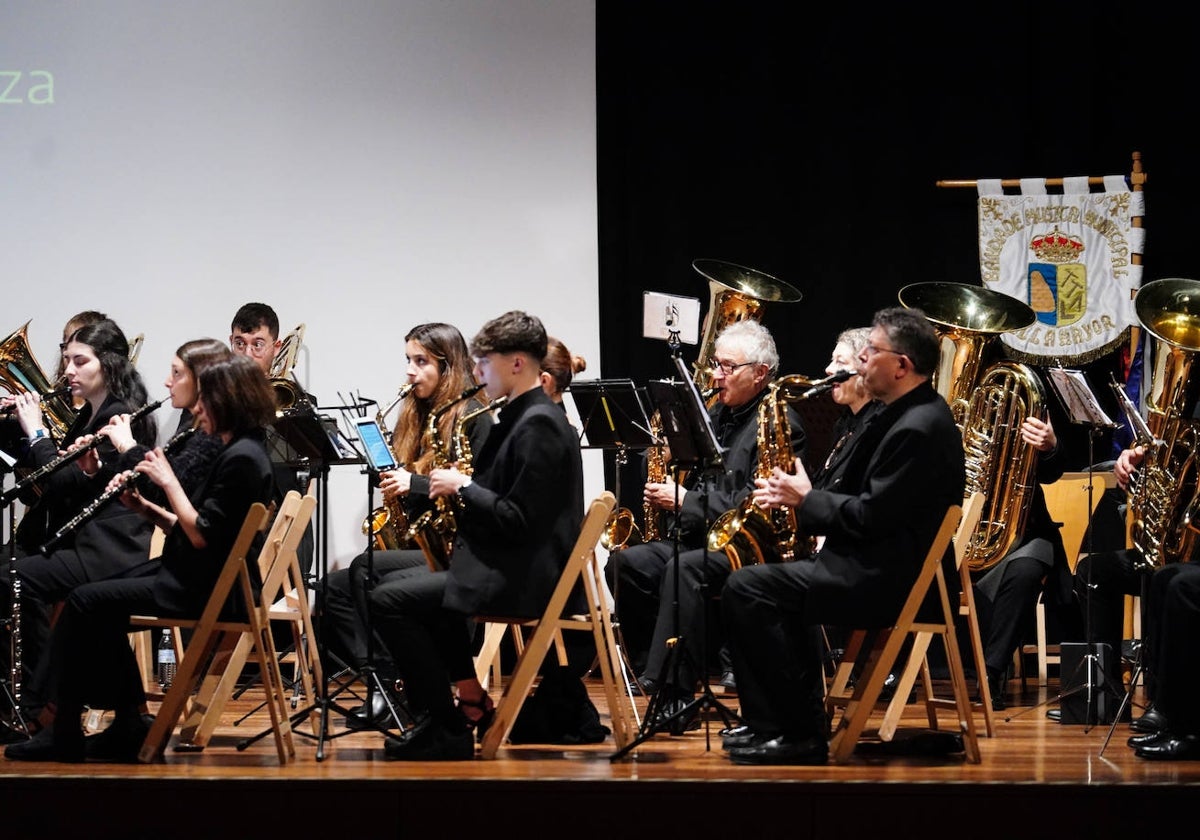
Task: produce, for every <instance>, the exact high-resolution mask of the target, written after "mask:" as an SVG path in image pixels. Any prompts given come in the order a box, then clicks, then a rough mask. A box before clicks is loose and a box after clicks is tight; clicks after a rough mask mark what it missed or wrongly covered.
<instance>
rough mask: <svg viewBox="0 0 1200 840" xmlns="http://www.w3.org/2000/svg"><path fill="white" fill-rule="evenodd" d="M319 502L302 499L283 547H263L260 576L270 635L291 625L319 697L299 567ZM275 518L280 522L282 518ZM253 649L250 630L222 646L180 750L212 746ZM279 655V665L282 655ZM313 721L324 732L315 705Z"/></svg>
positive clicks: (299, 658)
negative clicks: (273, 626) (274, 625)
mask: <svg viewBox="0 0 1200 840" xmlns="http://www.w3.org/2000/svg"><path fill="white" fill-rule="evenodd" d="M293 492H295V491H293ZM316 504H317V499H316V496H314V495H312V494H311V493H310V494H309V495H307V496H304V497H302V498H301V499H300V503H299V505H298V506H297V508H296V510H295V512H294V515H293V516H292V518H291V522H290V523H289V524H288V531H287V536H286V537H285V538H284V539H283V540H282V542H281V543H280V545H279V550H278V551H277V552H270V551H265V550H264V551H263V552H262V553H261V554H260V556H259V559H258V565H259V579H260V580H262V582H263V585H262V589H261V590H260V594H259V604H260V608H261V607H262V606H268V605H269V606H268V609H267V621H268V634H269V635H270V632H269V622H273V621H282V622H286V623H287V624H288V625H289V626H290V627H291V631H292V639H293V641H294V644H295V650H296V676H297V678H298V679H299V680H300V681H301V685H302V687H303V690H304V692H305V696H307V697H314V696H315V695H314V690H315V687H316V686H318V685H321V682H319V681H320V680H321V679H323V677H322V672H321V658H320V655H319V653H318V651H317V648H316V644H317V642H316V635H315V634H314V632H313V625H312V614H311V612H310V610H309V606H308V591H307V589H306V585H305V581H304V573H303V572H302V571H301V570H300V561H299V557H298V555H297V552H296V547H297V546H298V545H299V541H300V537H301V535H302V534H303V533H304V530H305V529H306V528H307V527H308V522H309V520H310V519H311V518H312V513H313V510H314V509H315V507H316ZM281 512H282V510H281ZM276 521H277V522H278V518H277V519H276ZM272 555H273V556H272ZM273 638H274V636H273V635H272V639H273ZM231 640H232V641H234V646H233V649H232V650H230V651H228V653H226V651H227V649H228V643H229V641H231ZM252 651H253V637H251V636H250V635H248V634H238V635H236V636H232V635H230V636H229V637H227V639H226V640H225V644H224V645H223V646H222V645H219V646H218V649H217V653H216V655H214V657H213V662H212V664H210V666H209V667H208V669H207V670H206V672H205V674H204V676H203V679H202V680H201V682H200V689H199V691H198V693H197V697H196V700H195V701H194V702H193V704H192V707H191V712H189V714H188V716H187V718H186V719H185V720H184V722H183V723H182V724H181V725H180V728H179V740H178V744H177V746H176V749H190V750H202V749H204V747H205V746H207V745H208V742H209V740H210V739H211V738H212V734H213V732H215V731H216V728H217V726H218V725H219V724H220V722H221V714H222V713H223V712H224V710H225V706H226V704H227V703H228V702H229V700H230V698H232V697H233V693H234V691H235V689H236V686H237V681H238V678H239V677H241V674H242V671H243V670H244V669H245V666H246V662H247V660H248V659H249V658H250V654H251V653H252ZM275 659H276V663H278V661H279V658H278V656H276V657H275ZM264 684H265V678H264ZM269 700H270V696H268V701H269ZM309 722H310V724H311V726H312V727H313V734H314V735H317V734H319V732H320V716H319V714H318V712H317V711H316V709H315V708H314V710H313V711H312V712H311V713H310V715H309Z"/></svg>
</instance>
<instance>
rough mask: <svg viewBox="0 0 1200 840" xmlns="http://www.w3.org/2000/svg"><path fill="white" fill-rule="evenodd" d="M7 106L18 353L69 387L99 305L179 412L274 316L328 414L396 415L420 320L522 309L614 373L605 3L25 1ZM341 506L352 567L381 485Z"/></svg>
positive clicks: (337, 490) (4, 321)
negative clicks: (249, 334) (213, 347)
mask: <svg viewBox="0 0 1200 840" xmlns="http://www.w3.org/2000/svg"><path fill="white" fill-rule="evenodd" d="M0 94H2V96H0V189H2V190H3V200H2V201H0V254H2V255H3V256H2V259H3V278H4V281H3V289H4V304H3V309H2V312H3V316H2V317H0V337H3V336H5V335H8V334H9V333H10V332H12V331H13V330H15V329H17V328H18V327H20V326H21V325H22V324H24V323H25V322H27V321H28V322H30V323H29V337H30V343H31V345H32V348H33V351H34V355H35V356H36V358H37V360H38V361H39V363H40V365H41V367H42V368H43V369H44V370H45V371H46V372H47V373H49V374H52V372H53V370H54V368H55V367H56V364H57V354H58V342H59V339H60V333H61V330H62V327H63V324H64V323H65V322H66V321H67V319H68V318H70V317H71V316H72V315H73V314H75V313H76V312H78V311H81V310H84V309H98V310H100V311H103V312H106V313H107V314H108V315H109V316H110V317H112V318H113V319H114V320H116V321H117V322H118V323H119V324H120V325H121V326H122V328H123V329H124V330H125V332H126V333H127V334H128V335H129V336H130V337H131V338H132V337H133V336H135V335H137V334H139V333H142V334H144V336H145V339H144V344H143V346H142V350H141V354H140V357H139V361H138V368H139V370H140V371H141V372H142V375H143V376H144V377H145V379H146V382H147V385H148V386H149V390H150V394H151V397H152V398H153V399H157V398H159V397H163V396H165V395H166V388H165V387H164V386H163V384H162V383H163V380H164V378H165V376H166V373H167V370H168V366H169V363H170V360H171V356H172V354H173V352H174V350H175V348H176V347H178V346H179V345H180V344H182V343H183V342H184V341H187V340H190V339H193V338H199V337H203V336H212V337H215V338H220V339H227V338H228V335H229V323H230V319H231V317H232V315H233V313H234V312H235V311H236V310H237V308H238V307H239V306H240V305H241V304H243V303H246V302H248V301H263V302H266V303H269V304H271V305H272V306H273V307H274V308H275V310H276V311H277V312H278V314H279V318H280V322H281V330H282V331H283V332H285V333H286V332H288V331H289V330H291V329H292V328H294V327H296V326H297V325H299V324H304V325H305V341H304V346H303V348H302V350H301V352H300V354H299V359H298V363H297V365H296V369H295V375H296V377H297V378H298V379H299V380H300V382H301V383H302V384H303V385H304V386H305V387H306V388H307V389H308V390H309V391H310V392H312V393H313V394H315V395H316V396H317V397H318V400H319V403H320V405H321V406H331V405H337V404H338V403H340V402H341V401H342V397H345V398H346V399H348V400H354V399H356V398H357V397H359V396H361V397H364V398H371V399H375V400H377V401H378V402H379V403H380V404H381V405H384V406H386V405H387V404H388V403H390V402H391V401H392V399H393V397H394V396H395V394H396V392H397V390H398V388H399V387H400V385H401V384H403V382H404V376H405V360H404V335H405V333H406V332H407V331H408V330H409V329H410V328H411V327H413V326H414V325H416V324H419V323H423V322H427V321H445V322H448V323H451V324H454V325H455V326H457V327H458V328H459V329H460V330H461V331H462V333H463V334H464V336H466V338H467V339H468V340H470V338H471V336H472V335H473V334H474V333H475V332H476V331H477V330H478V328H479V327H480V326H481V325H482V324H483V323H484V322H485V321H486V320H488V319H489V318H491V317H494V316H495V315H498V314H500V313H502V312H505V311H507V310H509V309H524V310H526V311H528V312H531V313H533V314H536V315H538V316H539V317H540V318H541V319H542V320H543V321H544V322H545V324H546V327H547V330H548V331H549V333H550V334H551V335H555V336H558V337H559V338H561V339H562V340H563V341H564V342H566V344H567V346H568V347H570V348H571V350H572V352H573V353H575V354H577V355H581V356H583V357H584V358H585V359H586V360H587V361H588V370H587V372H585V373H584V374H582V376H583V377H584V378H592V377H597V376H599V375H600V371H599V327H598V314H597V302H598V291H597V275H598V258H597V232H596V108H595V6H594V2H593V1H592V0H202V1H201V0H173V1H172V2H161V0H92V1H91V2H84V0H79V2H48V0H8V2H6V3H5V4H4V6H3V9H2V10H0ZM568 402H569V400H568ZM176 419H177V418H176V416H175V415H174V414H172V413H170V412H169V411H168V410H167V409H166V408H164V409H160V411H159V412H158V421H159V424H160V427H162V428H163V430H164V432H165V431H168V430H169V429H172V428H174V424H175V422H176ZM389 419H390V420H394V416H393V417H391V418H389ZM576 421H577V419H576ZM585 463H586V468H587V474H588V479H587V484H588V486H587V492H588V495H589V496H591V495H594V494H595V493H597V492H599V491H600V490H601V489H603V474H602V468H601V463H600V453H599V452H598V451H595V450H585ZM328 491H329V492H328V493H327V494H326V498H325V508H326V509H325V510H324V511H322V512H320V513H319V515H320V516H324V517H327V521H328V523H329V528H328V536H329V546H330V548H329V553H328V558H329V564H330V567H331V568H335V567H338V566H343V565H346V564H348V562H349V560H350V559H351V558H352V557H353V556H354V555H355V554H357V553H358V552H359V551H361V550H363V548H364V547H365V538H364V537H363V536H362V534H361V532H360V526H361V524H362V520H363V517H364V516H365V514H366V506H367V481H366V478H365V476H364V474H363V473H362V472H361V471H360V468H358V467H355V466H335V467H332V468H330V469H329V471H328ZM375 503H376V504H378V503H379V499H378V496H377V495H376V498H375Z"/></svg>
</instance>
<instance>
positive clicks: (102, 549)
mask: <svg viewBox="0 0 1200 840" xmlns="http://www.w3.org/2000/svg"><path fill="white" fill-rule="evenodd" d="M134 410H135V409H131V408H130V407H129V406H128V405H127V404H126V403H125V402H123V401H122V400H119V399H117V398H116V397H114V396H112V395H111V394H110V395H109V396H108V398H107V399H106V400H105V401H104V403H103V404H102V405H101V406H100V410H99V411H97V412H95V414H94V415H93V413H92V408H91V405H90V404H87V405H84V406H83V408H81V409H80V410H79V414H78V415H77V416H76V418H75V422H73V423H72V424H71V428H70V429H68V430H67V433H66V435H65V436H64V438H63V440H64V442H66V443H74V442H75V440H76V439H77V438H79V437H81V436H83V435H87V434H92V433H94V432H95V431H96V430H97V429H100V428H102V427H103V426H106V425H108V421H109V420H111V419H112V418H113V417H115V416H116V415H118V414H127V413H129V412H131V411H134ZM96 454H97V455H98V456H99V457H100V463H101V466H100V470H99V472H97V473H96V475H94V476H92V477H90V478H89V477H88V476H86V475H84V474H83V470H81V469H80V468H79V464H78V462H73V463H68V464H66V465H64V466H62V467H60V468H58V469H57V470H55V471H54V472H53V473H51V474H50V475H48V476H47V477H46V478H44V479H43V480H42V481H39V482H37V485H36V486H37V487H40V488H41V493H40V494H38V492H37V490H36V489H35V487H30V488H27V489H26V491H25V493H23V494H22V496H21V500H22V501H23V502H25V503H26V504H29V505H30V507H29V509H28V510H27V511H26V512H25V515H24V516H23V517H22V519H21V524H20V525H19V526H18V527H17V544H18V546H19V547H20V548H21V549H22V551H24V552H25V553H27V554H36V553H37V552H38V551H39V546H41V545H42V544H43V543H45V542H46V541H47V540H48V539H49V538H50V537H51V536H52V535H53V534H54V533H55V532H56V531H57V530H58V528H59V527H60V526H61V525H63V524H65V523H66V522H67V521H68V520H70V519H71V518H72V517H74V516H75V514H77V513H79V512H80V511H81V510H83V508H84V506H86V505H87V504H88V503H89V502H91V501H92V500H93V499H95V498H96V497H97V496H99V495H100V494H101V493H103V492H104V488H105V487H106V486H107V485H108V482H109V480H110V479H111V478H112V477H113V476H114V475H116V473H117V471H118V468H119V462H120V457H119V455H118V453H117V450H116V448H115V447H113V445H112V444H111V443H109V442H108V441H107V439H106V440H104V441H103V442H101V443H100V444H98V445H97V446H96ZM58 457H59V453H58V447H57V446H55V444H54V442H53V441H51V440H49V439H47V438H43V439H41V440H39V441H37V442H36V443H34V444H33V445H32V446H30V447H29V449H28V451H27V452H26V454H25V456H24V458H23V459H22V464H23V465H24V466H28V467H31V468H33V469H37V468H40V467H43V466H45V465H47V464H49V463H51V462H53V461H54V460H55V459H56V458H58ZM152 530H153V529H152V526H151V525H150V523H149V522H147V521H146V520H145V519H144V518H142V517H141V516H140V515H138V514H136V513H133V512H132V511H130V510H129V509H128V508H126V507H123V506H122V505H120V504H112V505H106V506H105V507H104V508H103V509H101V510H100V511H99V512H98V513H97V514H96V517H95V518H94V519H92V520H91V521H90V522H88V523H87V524H85V525H83V526H82V527H81V528H80V529H79V530H78V532H76V533H75V534H74V535H72V536H69V537H66V538H65V539H64V540H63V541H62V542H60V543H59V544H58V550H59V551H70V550H72V549H74V550H77V551H78V552H79V553H80V554H81V555H82V556H84V557H86V558H87V563H88V567H89V570H94V571H95V577H93V578H92V579H93V580H99V579H101V578H105V577H108V576H109V575H110V574H114V573H116V572H118V571H121V570H123V569H125V568H127V566H128V564H129V563H130V562H131V561H132V560H136V561H137V562H144V561H145V559H146V555H147V554H148V553H149V550H150V534H151V531H152Z"/></svg>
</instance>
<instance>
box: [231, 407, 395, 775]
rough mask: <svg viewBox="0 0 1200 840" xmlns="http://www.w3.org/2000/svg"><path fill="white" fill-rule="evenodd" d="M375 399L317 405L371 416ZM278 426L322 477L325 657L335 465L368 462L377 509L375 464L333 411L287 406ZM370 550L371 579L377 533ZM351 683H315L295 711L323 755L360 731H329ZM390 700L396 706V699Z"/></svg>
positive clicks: (374, 678) (321, 642) (322, 650)
mask: <svg viewBox="0 0 1200 840" xmlns="http://www.w3.org/2000/svg"><path fill="white" fill-rule="evenodd" d="M372 405H375V403H374V402H373V401H365V402H364V401H358V402H356V403H355V404H353V405H340V406H331V407H327V408H326V407H319V408H318V409H317V411H340V412H342V413H343V415H345V414H348V413H349V414H353V415H355V416H365V413H366V410H367V407H368V406H372ZM274 428H275V431H276V433H278V434H279V436H280V437H281V438H283V439H284V440H285V441H286V442H287V443H288V445H289V446H291V447H293V448H294V449H295V450H296V451H297V452H298V453H300V454H301V455H302V456H303V457H304V458H305V459H307V461H308V463H309V464H311V465H313V467H314V468H315V471H316V474H317V477H318V480H319V483H318V488H319V492H318V498H319V499H320V502H321V504H320V505H319V507H320V509H321V516H320V520H321V522H320V537H321V539H320V549H319V551H318V552H317V554H318V565H319V567H320V572H321V580H320V586H321V605H322V607H321V615H320V616H319V619H318V622H319V626H320V630H319V631H318V633H317V649H318V652H319V655H320V656H321V657H322V658H323V659H324V658H325V656H326V653H327V651H326V645H325V639H326V638H328V633H327V632H326V626H325V621H326V618H325V607H324V605H325V603H326V595H327V592H326V590H325V587H326V585H327V580H328V576H329V507H328V504H326V500H327V499H328V492H329V468H330V467H331V466H342V465H359V466H362V467H363V472H364V473H365V474H368V481H367V510H368V511H370V510H372V509H373V507H374V501H373V497H374V476H373V475H371V474H370V470H369V469H367V468H366V459H365V458H364V457H363V455H362V454H361V453H359V451H358V449H357V448H355V446H354V444H352V443H351V442H350V440H349V439H348V438H347V437H346V436H345V435H343V434H342V432H341V430H340V429H339V427H338V424H337V421H336V420H334V419H333V418H332V417H330V416H328V415H318V414H317V413H316V411H314V410H313V409H311V408H304V409H298V410H292V411H287V412H283V413H282V414H281V415H280V416H279V418H278V419H277V420H276V421H275V426H274ZM367 555H368V556H367V575H368V580H369V579H370V575H371V570H372V566H373V563H372V560H373V557H374V535H373V534H368V535H367ZM372 635H373V634H372V633H371V632H370V628H368V634H367V658H368V662H369V661H370V660H371V653H372V649H371V642H372ZM367 670H368V673H367V674H365V675H363V678H364V680H365V681H366V683H367V699H366V703H367V704H368V705H367V707H368V708H370V702H371V692H372V690H378V691H381V692H382V691H383V687H382V685H381V684H373V682H374V683H378V680H379V677H378V675H377V674H375V672H374V670H373V669H372V668H368V669H367ZM350 684H351V683H350V682H349V681H347V682H345V683H343V684H342V685H341V686H339V688H338V689H337V690H336V691H335V692H333V693H332V694H331V693H330V692H329V690H328V686H327V685H326V683H325V682H324V681H322V683H321V685H318V686H315V687H314V690H315V692H316V697H314V698H312V702H310V703H309V704H308V705H307V706H305V707H304V708H302V709H300V710H299V711H297V712H294V713H293V714H292V716H291V723H292V727H293V731H294V732H295V733H296V734H298V735H300V736H302V737H305V738H311V739H313V740H315V741H316V742H317V752H316V758H317V761H322V760H324V758H325V742H326V741H331V740H333V739H334V738H340V737H341V736H343V735H349V734H353V733H354V732H357V731H359V730H349V729H348V730H346V731H344V732H339V733H336V734H330V731H329V711H330V709H333V710H334V711H337V712H338V713H340V714H342V715H349V714H350V713H351V711H352V710H350V709H347V708H345V707H343V706H341V705H339V704H338V703H337V702H336V700H335V698H336V697H337V695H339V694H341V693H342V692H343V691H347V690H349V686H350ZM383 696H384V697H385V698H386V697H387V696H388V695H387V693H386V692H384V694H383ZM388 705H389V707H391V703H390V699H389V704H388ZM314 711H319V712H320V725H319V727H318V731H317V733H316V734H315V735H314V734H313V733H311V732H306V731H305V730H304V729H302V728H300V727H298V726H297V725H296V724H298V723H300V722H301V721H303V720H304V719H305V718H307V717H308V716H309V715H310V714H312V712H314ZM391 711H392V712H393V718H394V719H395V720H396V722H397V723H402V722H401V721H400V716H399V713H398V712H397V711H396V709H395V708H392V709H391ZM375 728H377V729H379V731H380V732H383V733H386V730H384V729H380V728H379V727H375ZM270 732H271V730H270V729H266V730H264V731H262V732H260V733H258V734H257V735H255V736H253V737H251V738H247V739H245V740H244V741H241V742H239V743H238V745H237V748H238V749H239V750H244V749H246V747H248V746H250V745H251V744H253V743H254V742H255V741H258V740H259V739H261V738H263V737H265V736H266V735H268V734H269V733H270Z"/></svg>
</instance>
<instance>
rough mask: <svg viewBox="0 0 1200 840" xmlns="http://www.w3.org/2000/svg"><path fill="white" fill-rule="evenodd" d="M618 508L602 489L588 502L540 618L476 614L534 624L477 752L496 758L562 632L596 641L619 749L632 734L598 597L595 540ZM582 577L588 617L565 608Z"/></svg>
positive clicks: (613, 640)
mask: <svg viewBox="0 0 1200 840" xmlns="http://www.w3.org/2000/svg"><path fill="white" fill-rule="evenodd" d="M615 506H616V497H614V496H613V494H612V493H611V492H609V491H607V490H606V491H604V492H603V493H601V494H600V495H599V496H598V497H597V498H596V499H595V500H593V501H592V503H591V505H589V506H588V512H587V515H586V516H585V517H584V520H583V526H582V527H581V528H580V532H579V539H577V540H576V541H575V547H574V548H572V549H571V554H570V556H569V557H568V558H567V562H566V564H565V565H564V567H563V571H562V574H561V575H560V576H559V579H558V584H557V585H556V586H555V587H554V592H553V593H552V594H551V596H550V601H549V603H548V604H547V605H546V609H545V611H544V612H543V613H542V617H541V618H539V619H534V620H528V619H522V618H505V617H503V616H477V617H476V618H477V620H480V621H487V622H491V623H494V624H502V625H513V624H515V625H521V626H522V627H526V628H532V634H531V635H530V637H529V639H528V640H527V641H526V642H525V644H524V649H523V650H522V651H521V653H520V655H519V656H518V657H517V662H516V665H515V666H514V668H513V672H512V676H511V677H510V678H509V680H508V681H507V682H506V683H505V685H504V690H503V693H502V694H501V696H500V701H499V702H498V703H497V704H496V718H495V720H494V721H493V722H492V725H491V727H490V728H489V729H488V731H487V734H486V735H485V736H484V738H483V744H482V746H481V748H480V755H481V757H483V758H495V756H496V751H497V750H498V749H499V748H500V744H501V743H502V742H503V741H504V740H505V739H506V738H508V735H509V733H510V732H511V731H512V727H513V724H514V723H516V720H517V715H518V714H519V713H520V711H521V706H522V705H524V703H525V698H526V697H528V696H529V693H530V691H531V690H532V688H533V684H534V681H535V680H536V678H537V675H538V672H539V670H540V669H541V666H542V662H543V660H545V658H546V654H547V653H548V652H549V651H550V646H551V645H552V644H554V641H555V638H556V636H558V635H559V634H560V633H561V631H563V630H590V631H591V633H592V640H593V641H594V642H595V645H596V653H597V659H598V660H599V665H600V673H601V679H602V681H603V684H604V697H605V701H606V702H607V704H608V709H609V715H610V717H611V719H612V730H613V738H614V740H615V742H616V744H617V746H618V747H624V746H626V745H627V744H628V743H630V741H631V739H632V738H633V726H632V720H633V717H632V715H633V710H632V708H630V707H629V706H628V705H626V700H627V698H626V695H625V694H624V692H621V691H618V690H617V682H616V678H615V674H617V673H620V671H619V667H620V666H619V660H618V652H617V645H616V637H615V635H614V633H613V627H612V622H611V620H610V616H609V612H608V609H607V608H606V607H605V606H604V603H603V602H602V601H601V599H600V592H601V590H600V586H599V582H600V580H601V578H600V570H599V567H598V565H597V562H596V550H595V549H596V544H597V543H598V542H599V541H600V534H601V533H602V532H603V531H604V523H605V522H607V521H608V516H609V514H610V513H612V511H613V508H614V507H615ZM580 580H582V581H583V585H584V590H585V592H586V595H587V604H588V613H587V615H576V616H565V615H563V610H564V609H565V608H566V605H567V601H568V599H569V598H570V595H571V592H572V590H573V589H574V588H575V584H576V583H577V582H579V581H580Z"/></svg>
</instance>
